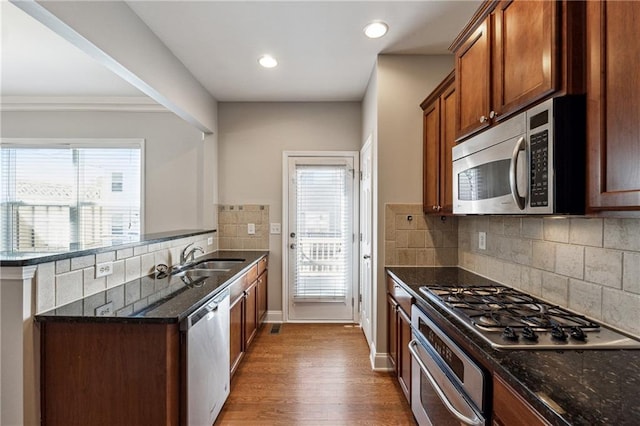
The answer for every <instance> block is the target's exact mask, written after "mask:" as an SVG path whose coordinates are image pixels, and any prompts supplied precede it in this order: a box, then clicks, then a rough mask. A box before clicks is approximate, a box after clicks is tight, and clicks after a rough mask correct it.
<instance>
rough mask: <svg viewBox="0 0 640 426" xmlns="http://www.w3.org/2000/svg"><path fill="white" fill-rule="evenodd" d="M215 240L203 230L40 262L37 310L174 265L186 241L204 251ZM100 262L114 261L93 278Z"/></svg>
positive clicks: (212, 234)
mask: <svg viewBox="0 0 640 426" xmlns="http://www.w3.org/2000/svg"><path fill="white" fill-rule="evenodd" d="M209 237H212V238H213V242H214V243H213V244H211V245H208V244H207V239H208V238H209ZM216 240H217V236H216V234H215V233H210V234H202V235H197V236H193V237H187V238H180V239H175V240H170V241H164V242H161V243H152V244H146V245H141V246H137V247H130V248H125V249H121V250H113V251H107V252H103V253H98V254H95V255H93V254H92V255H88V256H81V257H74V258H71V259H64V260H59V261H56V262H49V263H42V264H39V265H38V267H37V270H36V276H35V279H36V312H37V313H42V312H45V311H48V310H50V309H54V308H57V307H59V306H62V305H65V304H67V303H69V302H73V301H75V300H78V299H81V298H83V297H87V296H91V295H94V294H96V293H100V292H102V291H104V290H110V289H112V288H113V287H116V286H119V285H120V284H123V283H125V282H127V281H132V280H136V279H137V278H141V277H145V276H147V275H149V274H151V273H153V272H154V270H155V266H156V265H157V264H159V263H164V264H167V265H175V264H177V263H179V262H180V252H181V251H182V249H183V248H184V247H185V246H186V245H187V244H189V243H194V245H196V246H199V247H201V248H202V249H203V250H204V251H205V253H210V252H213V251H215V250H216V249H217V243H216ZM103 262H113V269H112V271H113V272H112V274H111V275H107V276H106V277H100V278H96V277H95V276H96V272H95V268H96V264H98V263H103ZM152 281H153V280H152Z"/></svg>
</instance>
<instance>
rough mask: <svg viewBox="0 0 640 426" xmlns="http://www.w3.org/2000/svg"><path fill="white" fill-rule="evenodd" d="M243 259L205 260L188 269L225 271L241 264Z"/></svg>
mask: <svg viewBox="0 0 640 426" xmlns="http://www.w3.org/2000/svg"><path fill="white" fill-rule="evenodd" d="M244 261H245V260H244V259H205V260H201V261H200V262H197V263H195V264H193V265H192V266H191V267H190V268H189V269H192V270H222V269H224V270H226V271H229V269H231V268H233V267H234V266H237V265H239V264H241V263H243V262H244Z"/></svg>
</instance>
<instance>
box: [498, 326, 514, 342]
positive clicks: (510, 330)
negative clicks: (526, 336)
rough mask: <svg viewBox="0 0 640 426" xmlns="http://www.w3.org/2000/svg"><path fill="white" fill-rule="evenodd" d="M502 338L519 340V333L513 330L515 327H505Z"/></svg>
mask: <svg viewBox="0 0 640 426" xmlns="http://www.w3.org/2000/svg"><path fill="white" fill-rule="evenodd" d="M502 338H503V339H505V340H511V341H512V342H513V341H516V340H518V334H517V333H516V332H515V331H514V330H513V328H511V327H505V328H504V330H503V331H502Z"/></svg>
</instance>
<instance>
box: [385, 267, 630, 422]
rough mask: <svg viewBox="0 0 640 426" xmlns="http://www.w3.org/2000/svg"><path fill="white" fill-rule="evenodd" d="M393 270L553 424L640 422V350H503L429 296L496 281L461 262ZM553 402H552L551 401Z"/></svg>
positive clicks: (418, 298) (456, 336)
mask: <svg viewBox="0 0 640 426" xmlns="http://www.w3.org/2000/svg"><path fill="white" fill-rule="evenodd" d="M387 271H388V272H389V273H390V274H391V275H392V276H393V277H394V278H395V279H396V281H398V282H399V284H401V285H402V286H403V287H404V288H405V289H406V290H407V291H409V292H410V293H411V294H412V295H413V297H415V299H416V303H417V304H418V305H428V307H429V308H430V309H429V311H430V312H434V311H435V314H436V315H437V317H438V318H435V319H436V320H437V321H441V322H442V321H444V322H445V324H448V326H449V327H447V331H451V332H452V333H453V334H454V336H451V337H452V338H454V340H458V341H459V342H464V343H465V344H466V345H467V346H468V347H470V348H471V349H472V352H474V355H475V357H476V358H477V361H479V362H480V363H482V364H484V365H485V367H486V368H488V369H489V370H491V371H493V372H494V373H495V374H497V375H499V376H500V377H502V378H503V379H505V381H507V382H508V383H509V384H510V385H511V386H512V387H513V388H514V389H515V390H516V391H517V392H518V393H520V395H521V396H522V397H523V398H524V399H525V400H527V402H529V403H530V404H531V405H532V406H533V407H534V408H535V409H536V410H538V412H540V413H541V414H542V415H543V416H544V417H545V419H546V420H547V421H549V422H550V423H551V424H553V425H640V399H639V398H638V392H639V391H640V350H583V351H580V350H566V351H556V350H497V349H494V348H492V347H491V346H490V345H489V344H487V343H485V342H484V341H483V340H482V339H481V338H480V337H477V336H476V335H475V334H473V333H471V332H469V331H468V330H466V328H465V327H464V326H463V325H462V324H461V323H460V322H459V321H458V320H456V319H455V318H454V317H453V316H451V315H449V314H448V313H447V312H446V311H444V310H443V309H442V308H440V307H439V306H437V305H436V304H434V303H431V302H430V301H429V299H428V298H426V297H423V296H422V295H421V293H420V291H419V287H420V286H422V285H428V284H435V283H438V284H444V285H446V284H452V285H457V284H478V285H487V284H494V283H493V282H492V281H490V280H488V279H486V278H483V277H480V276H478V275H475V274H473V273H471V272H468V271H465V270H463V269H460V268H455V267H445V268H437V267H432V268H430V267H389V268H387ZM545 399H546V400H547V401H553V403H555V404H553V403H551V404H548V403H547V402H545Z"/></svg>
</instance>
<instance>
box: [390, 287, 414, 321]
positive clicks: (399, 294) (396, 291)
mask: <svg viewBox="0 0 640 426" xmlns="http://www.w3.org/2000/svg"><path fill="white" fill-rule="evenodd" d="M387 291H388V292H389V295H390V296H391V297H393V298H394V299H395V301H396V302H397V303H398V305H400V307H401V308H402V310H403V311H404V313H405V314H407V315H408V316H411V304H412V303H413V297H411V295H410V294H409V292H407V291H406V290H405V289H403V288H402V287H400V284H398V283H397V282H395V281H394V280H393V279H391V278H389V279H388V280H387Z"/></svg>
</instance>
